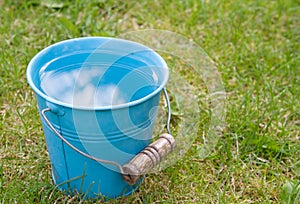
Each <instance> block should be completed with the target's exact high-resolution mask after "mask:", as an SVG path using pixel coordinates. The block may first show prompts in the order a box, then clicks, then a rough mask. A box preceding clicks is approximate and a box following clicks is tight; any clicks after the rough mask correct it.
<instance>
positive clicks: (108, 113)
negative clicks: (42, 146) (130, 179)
mask: <svg viewBox="0 0 300 204" xmlns="http://www.w3.org/2000/svg"><path fill="white" fill-rule="evenodd" d="M27 78H28V82H29V84H30V86H31V87H32V88H33V90H34V91H35V93H36V96H37V102H38V107H39V111H40V112H42V111H45V110H49V111H48V112H47V113H46V117H47V118H48V120H49V122H50V123H51V124H52V125H53V127H54V128H55V129H56V130H57V131H58V132H59V134H61V135H62V136H63V138H64V139H66V140H67V141H68V142H70V143H71V144H72V145H73V146H74V147H75V148H76V149H78V150H80V151H82V152H84V153H85V154H87V155H91V156H93V157H96V158H101V159H105V160H109V161H113V162H116V163H118V164H120V165H123V164H125V163H126V162H128V161H129V160H130V159H132V158H133V157H134V156H135V155H136V154H138V153H139V152H140V151H141V150H142V149H144V148H145V147H146V146H147V145H148V144H149V143H150V141H151V138H152V132H153V125H154V120H155V118H156V112H157V106H158V103H159V99H160V92H161V90H162V89H163V88H164V87H165V85H166V83H167V80H168V69H167V65H166V63H165V62H164V60H163V59H162V58H161V57H160V56H159V55H158V54H157V53H155V52H154V51H153V50H151V49H149V48H147V47H145V46H143V45H140V44H137V43H134V42H130V41H125V40H119V39H113V38H102V37H89V38H79V39H72V40H68V41H63V42H60V43H57V44H54V45H52V46H50V47H48V48H45V49H44V50H43V51H41V52H40V53H38V54H37V55H36V56H35V57H34V58H33V59H32V60H31V62H30V63H29V65H28V69H27ZM42 124H43V129H44V133H45V138H46V142H47V147H48V151H49V157H50V161H51V165H52V175H53V180H54V183H55V184H56V185H57V186H58V187H59V188H60V189H62V190H66V191H67V192H69V193H71V194H75V193H82V194H84V195H85V196H86V197H88V198H94V197H97V196H99V195H101V196H105V197H108V198H115V197H118V196H123V195H128V194H130V193H132V192H133V191H134V190H135V189H136V187H137V186H138V185H139V182H138V183H137V184H136V185H133V186H131V185H129V184H127V183H126V182H125V181H124V180H123V179H122V177H121V175H120V172H119V171H118V169H117V168H116V166H114V165H109V164H103V163H100V162H96V161H94V160H91V159H89V158H87V157H85V156H83V155H81V154H79V153H78V151H76V150H74V148H71V147H70V146H68V145H66V143H65V142H63V141H62V140H61V139H60V138H58V137H57V134H56V133H55V132H54V131H53V130H52V129H51V128H50V127H49V125H47V123H46V121H45V119H43V118H42Z"/></svg>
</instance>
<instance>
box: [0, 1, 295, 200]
mask: <svg viewBox="0 0 300 204" xmlns="http://www.w3.org/2000/svg"><path fill="white" fill-rule="evenodd" d="M299 11H300V2H299V1H297V0H278V1H275V0H274V1H260V0H253V1H246V0H242V1H233V0H232V1H211V0H203V1H196V0H194V1H190V0H187V1H179V0H176V1H171V0H163V1H145V0H142V1H139V3H137V2H135V1H121V0H117V1H110V0H107V1H106V0H91V1H85V0H81V1H80V0H74V1H71V0H69V1H62V2H59V1H52V0H41V1H37V0H28V1H21V0H15V1H9V0H0V68H1V78H0V87H1V89H0V105H1V112H0V113H1V118H0V202H2V203H70V202H79V198H78V197H77V196H73V197H72V196H66V195H65V194H64V193H62V192H60V191H58V190H57V189H56V188H55V187H54V186H53V183H52V180H51V167H50V161H49V157H48V153H47V148H46V144H45V139H44V136H43V130H42V128H41V122H40V118H39V114H38V110H37V106H36V100H35V96H34V93H33V91H32V90H31V88H30V87H29V85H28V84H27V80H26V76H25V73H26V67H27V65H28V63H29V61H30V59H31V58H32V57H33V56H34V55H35V54H36V53H37V52H39V51H40V50H41V49H43V48H44V47H46V46H49V45H51V44H53V43H55V42H58V41H62V40H65V39H70V38H75V37H82V36H111V37H117V36H119V35H121V34H122V33H125V32H129V31H134V30H142V29H162V30H169V31H172V32H175V33H179V34H181V35H182V36H185V37H186V38H187V39H192V40H193V41H194V42H195V43H197V44H198V45H199V46H200V47H202V49H203V50H205V52H206V53H207V54H208V55H209V56H210V58H211V59H212V60H213V61H214V62H215V64H216V67H217V68H218V71H219V74H220V76H221V78H222V82H223V86H224V89H225V91H226V118H225V124H226V127H225V128H223V129H222V134H221V137H220V138H219V140H218V143H217V145H216V147H215V148H214V150H213V151H212V153H211V154H210V155H208V156H207V157H206V158H205V159H202V158H200V156H199V147H200V146H201V145H202V143H203V141H202V136H203V135H207V134H209V133H208V125H207V124H209V123H210V121H211V118H210V115H209V114H208V113H209V105H207V104H209V103H208V102H207V100H206V99H207V96H205V94H203V93H207V92H205V90H204V91H201V90H203V89H205V86H204V84H203V79H198V78H199V77H198V78H197V76H195V75H194V73H193V72H192V71H190V69H186V70H185V69H183V68H181V69H180V67H181V66H188V65H185V64H184V62H178V60H172V59H171V57H168V56H165V59H166V61H167V63H168V64H169V66H172V67H173V66H174V67H176V66H177V67H179V68H178V70H180V74H181V75H183V77H184V79H186V80H187V81H189V82H190V84H191V86H193V87H194V88H195V90H198V91H199V93H200V91H201V93H202V94H198V95H197V104H198V105H199V114H200V116H201V117H200V119H199V120H197V121H194V122H195V124H197V125H198V126H197V129H198V131H197V135H198V137H197V138H195V140H194V141H193V145H192V147H191V148H190V149H189V151H188V152H187V154H186V155H185V156H184V157H183V158H182V159H181V160H180V161H178V162H176V163H175V164H174V165H172V166H170V167H169V168H167V169H165V170H163V171H161V172H157V173H153V174H149V175H147V177H146V178H145V180H144V182H143V183H142V184H141V186H140V187H139V189H138V190H137V191H136V192H134V193H133V194H132V195H130V196H128V197H125V198H120V199H117V200H110V201H108V203H295V204H296V203H299V202H300V159H299V158H300V73H299V72H300V12H299ZM163 56H164V55H163ZM196 78H197V79H196ZM179 111H180V110H179ZM178 117H179V118H180V115H179V116H178ZM172 125H173V126H174V127H173V128H176V120H173V122H172ZM187 134H189V133H187ZM175 137H176V135H175ZM98 201H99V202H101V200H98ZM81 202H87V203H88V202H90V201H81Z"/></svg>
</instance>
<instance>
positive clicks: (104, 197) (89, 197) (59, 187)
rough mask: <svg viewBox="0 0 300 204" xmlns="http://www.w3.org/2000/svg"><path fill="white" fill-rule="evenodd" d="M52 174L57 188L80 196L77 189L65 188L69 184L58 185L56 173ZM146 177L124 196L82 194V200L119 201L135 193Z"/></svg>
mask: <svg viewBox="0 0 300 204" xmlns="http://www.w3.org/2000/svg"><path fill="white" fill-rule="evenodd" d="M51 174H52V180H53V182H54V184H55V185H56V188H57V189H58V190H60V191H62V192H64V193H66V194H67V195H75V194H79V193H75V192H76V189H71V188H70V187H69V188H68V187H67V188H66V187H63V186H66V185H67V183H64V184H63V185H61V184H58V183H57V181H56V176H55V173H54V171H53V170H52V171H51ZM144 177H145V176H142V177H141V178H140V180H139V181H138V182H137V183H136V185H134V186H132V190H131V191H129V192H127V193H124V194H123V195H120V196H115V197H107V196H104V195H101V193H100V194H98V195H96V194H94V196H89V195H88V196H86V195H85V194H84V193H83V194H82V199H83V200H87V199H97V198H98V199H104V201H107V200H110V199H117V198H121V197H125V196H129V195H131V194H132V193H133V192H135V191H136V190H137V188H138V187H139V185H140V184H141V183H142V182H143V180H144Z"/></svg>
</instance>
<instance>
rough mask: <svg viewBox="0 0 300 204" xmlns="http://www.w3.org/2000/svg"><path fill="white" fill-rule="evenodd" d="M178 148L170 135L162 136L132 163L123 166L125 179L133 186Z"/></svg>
mask: <svg viewBox="0 0 300 204" xmlns="http://www.w3.org/2000/svg"><path fill="white" fill-rule="evenodd" d="M175 147H176V141H175V139H174V138H173V136H172V135H170V134H162V135H161V136H160V137H159V139H158V140H156V141H155V142H153V143H151V144H150V145H148V146H147V147H146V148H145V149H143V150H142V151H141V152H140V153H139V154H137V155H136V156H135V157H134V158H133V159H132V160H131V161H130V162H128V163H127V164H124V165H123V166H122V169H123V174H122V177H123V179H124V180H125V181H126V182H127V183H129V184H131V185H133V184H135V183H136V182H137V181H138V180H139V178H140V177H141V176H142V175H144V174H146V173H147V172H149V170H151V169H152V168H153V167H155V166H156V165H157V164H158V163H159V162H161V161H162V160H163V159H164V158H165V157H166V156H167V155H168V154H169V153H170V152H172V151H173V149H174V148H175Z"/></svg>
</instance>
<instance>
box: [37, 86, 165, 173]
mask: <svg viewBox="0 0 300 204" xmlns="http://www.w3.org/2000/svg"><path fill="white" fill-rule="evenodd" d="M163 91H164V95H165V98H166V103H167V107H168V119H167V124H166V128H167V131H168V133H169V134H170V135H171V130H170V121H171V106H170V100H169V96H168V93H167V90H166V88H164V89H163ZM48 111H51V108H49V107H48V108H45V109H43V110H42V111H41V115H42V117H43V118H44V120H45V122H46V123H47V125H48V126H49V128H50V129H51V130H52V131H53V132H54V133H55V134H56V135H57V136H58V137H59V138H60V139H61V140H62V141H63V142H64V143H65V144H66V145H68V146H69V147H70V148H72V149H73V150H75V151H76V152H77V153H79V154H81V155H82V156H85V157H87V158H89V159H92V160H94V161H97V162H100V163H104V164H111V165H115V166H116V167H118V168H119V170H120V173H121V174H124V170H123V167H122V166H121V165H120V164H119V163H117V162H114V161H110V160H105V159H99V158H96V157H93V156H91V155H89V154H87V153H85V152H83V151H81V150H79V149H78V148H76V147H75V146H74V145H72V144H71V143H70V142H69V141H68V140H66V139H65V138H64V137H63V136H62V135H61V134H60V133H59V132H58V131H57V130H56V129H55V127H54V126H53V125H52V123H51V122H50V121H49V119H48V118H47V116H46V114H45V113H46V112H48Z"/></svg>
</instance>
